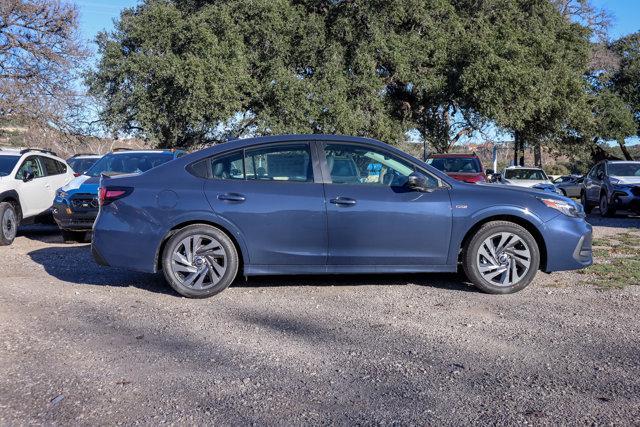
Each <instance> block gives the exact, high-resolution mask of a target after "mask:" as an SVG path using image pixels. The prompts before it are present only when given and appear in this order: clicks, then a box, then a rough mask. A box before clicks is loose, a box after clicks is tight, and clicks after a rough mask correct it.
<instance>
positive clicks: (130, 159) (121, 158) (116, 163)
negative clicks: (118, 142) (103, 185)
mask: <svg viewBox="0 0 640 427" xmlns="http://www.w3.org/2000/svg"><path fill="white" fill-rule="evenodd" d="M172 159H173V153H118V154H107V155H106V156H104V157H103V158H101V159H100V160H98V161H97V162H96V163H95V164H94V165H93V166H91V168H90V169H89V170H88V171H87V173H86V175H89V176H100V174H102V173H104V174H107V175H119V174H124V173H142V172H146V171H148V170H149V169H151V168H155V167H156V166H159V165H161V164H163V163H166V162H168V161H169V160H172Z"/></svg>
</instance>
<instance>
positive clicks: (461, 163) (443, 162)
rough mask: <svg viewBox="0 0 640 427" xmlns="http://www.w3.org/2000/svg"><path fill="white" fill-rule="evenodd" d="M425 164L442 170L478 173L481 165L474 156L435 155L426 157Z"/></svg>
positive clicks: (480, 170)
mask: <svg viewBox="0 0 640 427" xmlns="http://www.w3.org/2000/svg"><path fill="white" fill-rule="evenodd" d="M427 164H429V165H431V166H433V167H434V168H436V169H438V170H441V171H442V172H451V173H455V172H458V173H480V172H482V166H481V165H480V161H479V160H478V159H477V158H474V157H436V158H431V159H427Z"/></svg>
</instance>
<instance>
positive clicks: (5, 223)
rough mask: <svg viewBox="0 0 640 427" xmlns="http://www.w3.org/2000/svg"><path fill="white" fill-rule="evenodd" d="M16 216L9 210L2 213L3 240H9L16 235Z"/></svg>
mask: <svg viewBox="0 0 640 427" xmlns="http://www.w3.org/2000/svg"><path fill="white" fill-rule="evenodd" d="M16 227H17V224H16V215H15V213H14V212H13V211H12V210H11V209H7V210H5V211H4V214H3V215H2V235H3V236H4V238H5V239H7V240H11V239H13V238H14V237H15V235H16Z"/></svg>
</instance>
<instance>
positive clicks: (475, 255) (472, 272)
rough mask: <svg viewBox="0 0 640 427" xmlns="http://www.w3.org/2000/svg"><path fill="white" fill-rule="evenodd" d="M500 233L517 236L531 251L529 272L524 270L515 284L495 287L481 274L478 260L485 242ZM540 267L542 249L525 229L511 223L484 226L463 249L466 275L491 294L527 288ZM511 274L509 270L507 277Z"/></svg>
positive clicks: (491, 223) (504, 222)
mask: <svg viewBox="0 0 640 427" xmlns="http://www.w3.org/2000/svg"><path fill="white" fill-rule="evenodd" d="M498 233H511V234H513V235H515V236H517V237H518V238H519V239H520V240H521V242H522V245H525V244H526V248H528V251H529V267H528V270H523V271H522V272H523V273H524V274H523V275H522V276H521V277H520V278H519V279H518V280H516V282H515V283H513V284H510V285H495V284H494V283H492V282H491V281H489V280H487V279H485V277H483V275H482V274H481V272H480V267H479V265H478V263H479V262H480V261H478V259H479V257H480V256H481V255H480V254H479V252H480V248H481V246H482V245H483V244H484V242H485V240H487V239H489V238H491V237H492V236H494V235H496V234H498ZM519 244H520V243H519ZM507 246H508V245H507ZM521 247H525V246H521ZM514 248H515V247H514ZM496 258H497V257H496ZM507 258H509V256H507ZM508 265H510V264H508ZM539 266H540V249H539V248H538V243H537V242H536V239H535V238H534V237H533V236H532V235H531V233H529V232H528V231H527V230H526V229H525V228H524V227H522V226H520V225H518V224H515V223H513V222H509V221H492V222H488V223H486V224H484V225H483V226H482V227H480V229H479V230H478V231H477V232H476V233H475V235H474V236H473V237H472V238H471V240H469V242H468V243H467V245H466V247H465V248H463V256H462V267H463V269H464V272H465V274H466V275H467V277H468V278H469V280H470V281H471V283H473V284H474V285H475V286H476V287H478V288H479V289H480V290H481V291H483V292H486V293H489V294H511V293H514V292H518V291H520V290H522V289H524V288H526V287H527V286H528V285H529V284H530V283H531V281H532V280H533V278H534V277H535V275H536V273H537V272H538V268H539ZM496 271H497V270H496ZM509 274H510V273H509V272H508V269H507V275H509Z"/></svg>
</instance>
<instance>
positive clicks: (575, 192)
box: [553, 175, 584, 197]
mask: <svg viewBox="0 0 640 427" xmlns="http://www.w3.org/2000/svg"><path fill="white" fill-rule="evenodd" d="M583 182H584V176H581V175H566V176H561V177H559V178H556V179H554V180H553V184H554V185H555V186H556V189H557V190H558V191H559V192H560V193H562V195H563V196H567V197H580V193H581V192H582V183H583Z"/></svg>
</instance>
